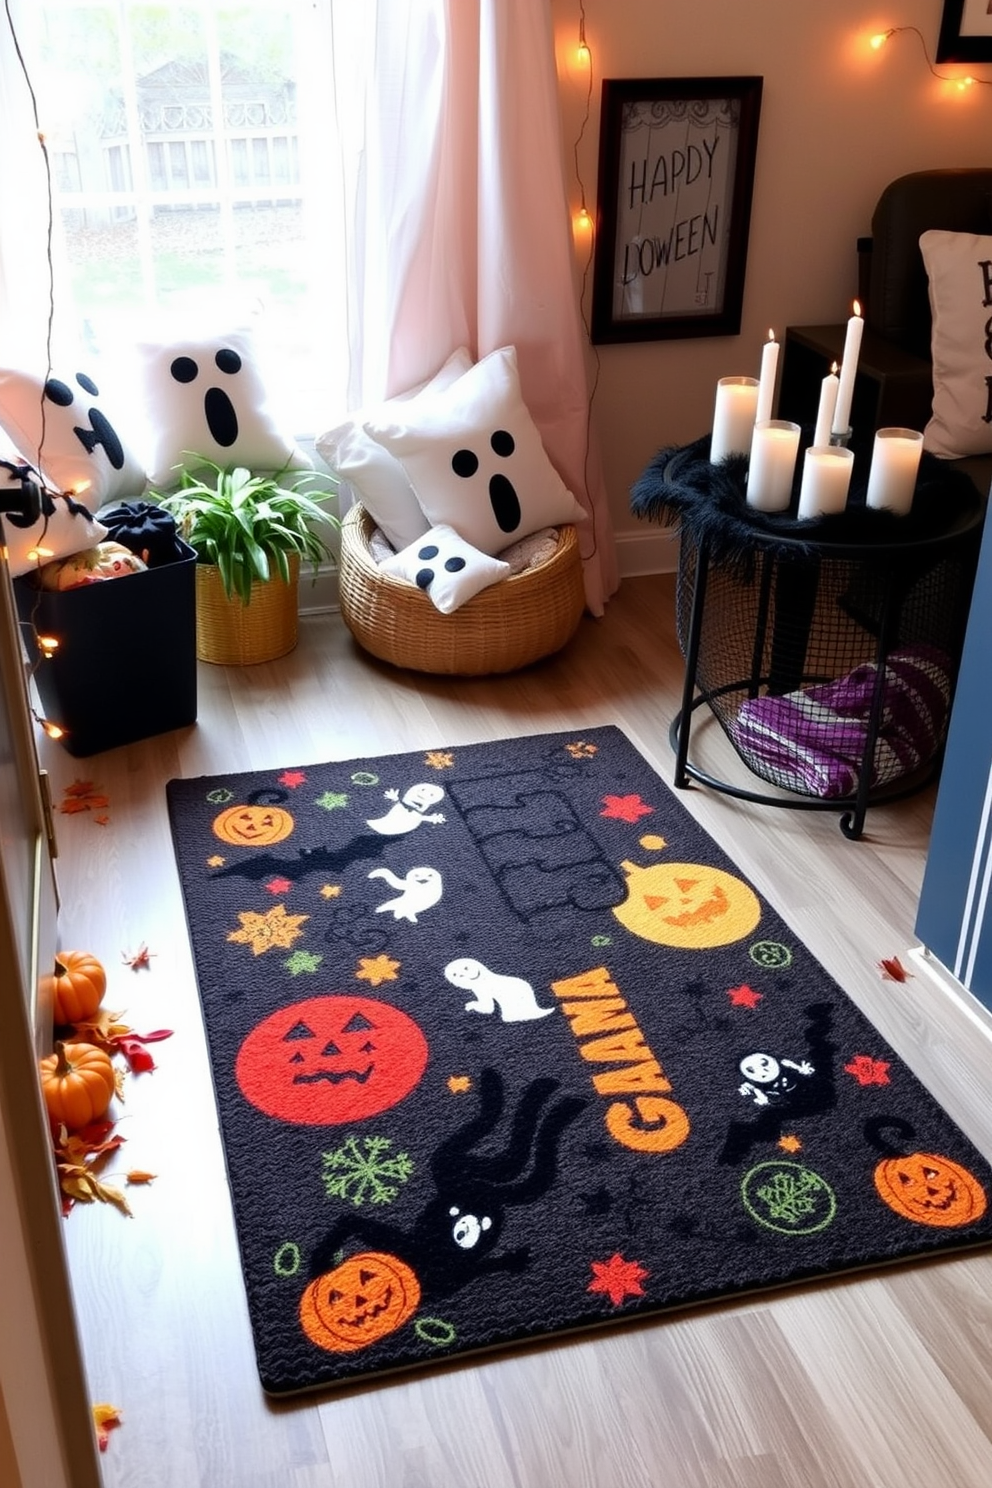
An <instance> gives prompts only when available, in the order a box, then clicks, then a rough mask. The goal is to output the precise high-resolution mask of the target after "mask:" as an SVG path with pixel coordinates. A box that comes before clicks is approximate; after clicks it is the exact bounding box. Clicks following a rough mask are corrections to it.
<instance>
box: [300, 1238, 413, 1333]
mask: <svg viewBox="0 0 992 1488" xmlns="http://www.w3.org/2000/svg"><path fill="white" fill-rule="evenodd" d="M419 1305H420V1283H419V1281H418V1280H417V1278H416V1276H415V1274H414V1273H413V1272H412V1271H411V1270H410V1267H409V1266H408V1265H407V1264H406V1263H405V1261H401V1260H400V1259H399V1258H398V1257H397V1256H393V1255H386V1254H385V1252H383V1251H379V1250H363V1251H361V1252H360V1253H359V1254H358V1255H353V1256H349V1257H348V1259H347V1260H346V1261H342V1263H341V1265H340V1266H335V1268H334V1270H333V1271H325V1273H324V1275H323V1276H318V1277H317V1280H316V1281H312V1282H311V1283H310V1285H309V1286H308V1287H307V1289H306V1291H305V1292H304V1293H303V1296H302V1297H301V1298H300V1323H301V1325H302V1328H303V1331H304V1333H305V1334H306V1335H307V1337H308V1338H309V1339H310V1341H311V1343H315V1344H316V1345H317V1347H318V1348H322V1349H326V1350H327V1351H328V1353H332V1354H351V1353H354V1352H355V1350H356V1349H363V1348H368V1346H369V1344H371V1343H375V1342H376V1341H377V1340H378V1339H380V1338H385V1337H386V1335H387V1334H388V1333H395V1332H396V1329H397V1328H401V1327H402V1326H403V1324H404V1323H405V1322H406V1321H407V1319H408V1318H410V1317H412V1316H413V1314H414V1313H415V1312H416V1310H417V1308H418V1306H419Z"/></svg>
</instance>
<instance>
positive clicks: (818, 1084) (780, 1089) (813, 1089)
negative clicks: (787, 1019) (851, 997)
mask: <svg viewBox="0 0 992 1488" xmlns="http://www.w3.org/2000/svg"><path fill="white" fill-rule="evenodd" d="M805 1011H806V1018H807V1022H806V1054H807V1055H808V1058H804V1059H798V1060H793V1059H785V1058H776V1057H774V1056H773V1055H770V1054H765V1053H757V1054H756V1053H751V1054H748V1055H747V1056H746V1057H745V1058H744V1059H742V1060H741V1061H740V1064H739V1069H740V1071H741V1073H742V1074H744V1075H746V1076H747V1079H746V1080H745V1081H744V1083H743V1084H742V1085H739V1086H738V1093H739V1094H740V1095H742V1096H744V1097H750V1099H751V1100H752V1101H753V1102H754V1104H755V1105H756V1106H758V1108H759V1111H758V1115H757V1116H755V1117H754V1119H753V1120H751V1121H732V1122H731V1123H730V1126H729V1128H728V1130H727V1139H726V1141H725V1142H724V1144H723V1151H722V1152H721V1153H720V1162H721V1163H738V1162H741V1161H742V1160H743V1159H744V1158H745V1157H747V1155H748V1153H749V1152H750V1151H751V1149H752V1147H754V1146H755V1144H756V1143H758V1142H777V1141H778V1139H779V1137H780V1136H781V1135H782V1127H783V1126H784V1124H785V1123H786V1122H789V1123H790V1124H791V1123H792V1122H794V1121H796V1120H798V1119H800V1118H801V1117H803V1116H816V1115H819V1114H820V1113H821V1112H823V1111H830V1110H832V1109H833V1107H834V1106H835V1105H836V1103H837V1092H836V1089H835V1087H834V1059H835V1056H836V1053H837V1049H836V1045H835V1044H834V1043H833V1042H832V1041H831V1038H830V1034H831V1030H832V1025H833V1018H832V1014H831V1011H830V1006H829V1004H827V1003H824V1002H815V1003H812V1004H811V1005H810V1006H809V1007H808V1008H806V1010H805Z"/></svg>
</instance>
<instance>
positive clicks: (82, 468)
mask: <svg viewBox="0 0 992 1488" xmlns="http://www.w3.org/2000/svg"><path fill="white" fill-rule="evenodd" d="M99 396H100V389H99V387H98V386H97V384H96V382H94V380H93V378H92V377H90V375H89V374H88V373H87V372H75V373H66V374H65V375H64V376H58V377H56V376H54V375H53V376H49V377H47V378H44V377H38V376H36V375H35V374H34V373H31V372H21V371H14V370H7V371H0V428H2V429H3V431H4V433H5V434H6V435H7V437H8V439H10V440H11V441H12V442H13V444H14V447H15V448H16V449H17V451H18V452H19V453H20V455H21V456H22V458H24V459H25V460H30V461H32V462H33V463H34V464H35V465H37V466H38V467H39V469H40V470H41V472H42V474H43V475H44V477H45V480H46V482H47V484H48V485H49V486H50V487H51V488H52V490H54V491H64V492H69V493H71V494H73V495H77V496H80V497H82V499H83V500H85V501H86V503H87V505H88V506H91V507H92V508H93V509H94V510H95V509H96V508H97V507H98V506H102V505H103V504H104V502H106V501H114V500H119V499H122V498H124V497H133V496H140V495H141V493H142V491H143V490H144V489H145V472H144V470H143V468H142V466H141V462H140V461H139V460H138V458H137V456H136V455H135V454H133V453H132V451H131V450H130V449H129V448H128V447H127V445H126V444H125V442H124V439H123V437H122V435H121V433H120V430H119V429H118V428H117V427H116V416H115V417H114V418H113V419H112V418H111V417H110V416H109V415H108V412H107V410H106V409H105V408H104V407H102V406H101V404H100V403H99V402H98V401H97V400H98V399H99ZM43 436H44V443H42V437H43Z"/></svg>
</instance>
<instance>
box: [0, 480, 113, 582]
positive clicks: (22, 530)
mask: <svg viewBox="0 0 992 1488" xmlns="http://www.w3.org/2000/svg"><path fill="white" fill-rule="evenodd" d="M18 508H20V510H18ZM0 512H3V515H2V516H0V542H3V544H4V546H5V547H6V549H7V566H8V567H9V569H10V572H11V574H12V575H13V576H14V578H16V577H17V576H18V575H19V574H25V573H31V572H33V571H34V570H36V569H38V568H41V567H42V566H43V565H45V564H46V563H49V562H51V561H52V560H53V559H55V558H67V557H70V556H71V555H72V554H74V553H81V552H82V551H83V550H84V549H85V548H92V547H95V546H96V544H97V543H99V542H102V541H103V539H104V538H105V537H106V536H107V529H106V527H104V525H103V523H102V522H97V521H96V520H95V519H94V518H93V516H92V514H91V513H90V511H89V510H88V508H87V507H85V506H83V505H82V503H81V502H78V501H75V500H74V499H73V498H72V497H71V496H59V495H54V494H53V493H52V492H50V491H48V490H45V489H43V486H42V482H41V481H40V478H39V477H38V474H37V471H35V470H33V469H32V468H31V466H30V465H27V464H25V463H24V462H22V461H19V460H18V459H17V458H16V456H14V454H13V453H12V452H11V453H9V454H4V453H2V452H0Z"/></svg>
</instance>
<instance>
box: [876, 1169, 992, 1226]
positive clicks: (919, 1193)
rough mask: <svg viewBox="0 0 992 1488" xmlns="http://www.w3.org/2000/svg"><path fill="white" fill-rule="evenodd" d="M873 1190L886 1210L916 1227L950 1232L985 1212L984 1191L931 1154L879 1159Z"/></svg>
mask: <svg viewBox="0 0 992 1488" xmlns="http://www.w3.org/2000/svg"><path fill="white" fill-rule="evenodd" d="M875 1187H876V1189H877V1190H878V1194H879V1197H880V1198H881V1199H883V1200H884V1202H885V1203H886V1204H888V1206H889V1208H890V1209H894V1210H895V1212H896V1214H901V1215H902V1216H903V1218H904V1219H911V1220H914V1221H915V1222H916V1223H917V1224H925V1225H934V1226H937V1227H939V1228H941V1229H951V1228H953V1227H955V1226H957V1225H966V1224H972V1223H973V1222H974V1221H975V1220H977V1219H981V1217H982V1215H983V1214H984V1213H985V1208H986V1198H985V1190H984V1188H983V1187H982V1185H981V1184H980V1183H979V1181H978V1179H977V1178H976V1177H975V1176H974V1174H973V1173H969V1171H968V1169H967V1168H963V1167H962V1166H961V1164H960V1163H956V1162H954V1161H953V1160H952V1159H951V1158H949V1157H938V1156H936V1154H935V1153H932V1152H910V1153H908V1154H907V1155H906V1156H905V1157H885V1158H883V1159H882V1161H881V1162H880V1163H879V1164H878V1166H877V1167H876V1169H875Z"/></svg>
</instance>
